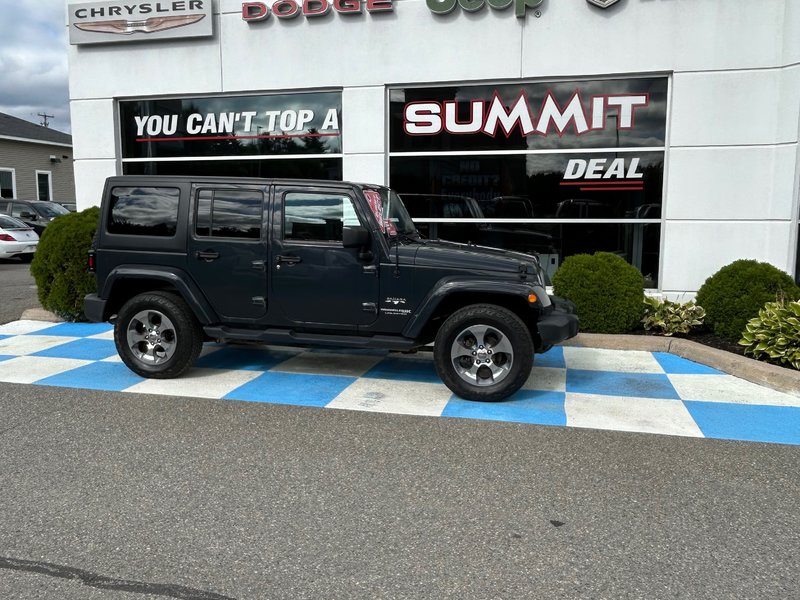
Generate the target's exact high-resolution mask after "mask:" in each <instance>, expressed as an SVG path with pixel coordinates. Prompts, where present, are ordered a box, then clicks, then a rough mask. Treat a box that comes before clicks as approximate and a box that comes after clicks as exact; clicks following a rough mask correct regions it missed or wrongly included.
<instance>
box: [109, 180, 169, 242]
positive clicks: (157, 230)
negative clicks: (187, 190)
mask: <svg viewBox="0 0 800 600" xmlns="http://www.w3.org/2000/svg"><path fill="white" fill-rule="evenodd" d="M179 200H180V190H179V189H178V188H166V187H115V188H113V189H112V190H111V206H110V209H109V211H108V225H107V231H108V232H109V233H117V234H123V235H149V236H158V237H173V236H174V235H175V232H176V231H177V228H178V202H179Z"/></svg>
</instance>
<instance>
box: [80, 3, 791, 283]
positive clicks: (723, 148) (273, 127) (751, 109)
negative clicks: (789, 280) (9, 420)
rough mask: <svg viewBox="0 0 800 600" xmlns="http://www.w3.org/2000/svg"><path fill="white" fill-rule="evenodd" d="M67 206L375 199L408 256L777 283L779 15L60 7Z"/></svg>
mask: <svg viewBox="0 0 800 600" xmlns="http://www.w3.org/2000/svg"><path fill="white" fill-rule="evenodd" d="M67 17H68V27H69V30H70V31H69V35H70V43H71V45H70V51H69V52H70V54H69V62H70V98H71V109H72V134H73V144H74V159H75V184H76V193H77V201H78V205H79V208H86V207H88V206H90V205H93V204H98V203H99V201H100V197H101V192H102V189H103V183H104V180H105V178H106V177H108V176H111V175H121V174H165V175H175V174H186V175H201V174H202V175H237V176H259V177H305V178H323V179H344V180H350V181H359V182H368V183H380V184H386V185H389V186H391V187H393V188H394V189H396V190H397V191H398V192H399V193H400V195H401V196H402V197H403V199H404V201H405V203H406V205H407V207H408V208H409V212H410V213H411V214H412V216H414V218H415V221H417V222H418V224H419V227H420V229H421V230H422V231H423V232H425V233H427V234H428V235H430V236H432V237H433V236H435V237H441V238H444V239H454V240H456V241H464V242H467V241H468V242H474V243H479V244H487V245H498V246H503V247H507V248H513V249H517V250H523V251H536V252H538V253H539V254H540V255H541V257H542V260H543V262H545V263H546V266H547V270H548V272H549V273H551V274H552V273H553V272H555V270H556V269H557V268H558V266H559V265H560V264H561V263H562V262H563V260H564V259H565V258H566V257H567V256H570V255H572V254H576V253H582V252H590V253H591V252H594V251H607V252H614V253H617V254H619V255H620V256H622V257H624V258H625V259H626V260H627V261H629V262H630V263H632V264H634V265H635V266H637V267H638V268H640V269H641V271H642V273H643V275H644V276H645V280H646V282H647V286H648V287H650V288H652V289H655V290H659V291H662V292H664V293H666V294H668V295H671V296H680V295H684V294H685V293H688V294H687V296H686V297H688V296H689V295H691V293H692V292H694V291H696V290H697V289H698V288H699V286H700V285H701V284H702V283H703V281H704V280H705V279H706V278H707V277H708V276H709V275H711V274H712V273H713V272H715V271H716V270H717V269H719V268H720V267H721V266H723V265H725V264H728V263H730V262H731V261H733V260H736V259H739V258H753V259H757V260H760V261H765V262H769V263H772V264H773V265H775V266H777V267H779V268H781V269H783V270H785V271H786V272H788V273H790V274H792V275H795V276H797V270H798V248H799V243H798V213H799V212H800V211H799V207H798V188H799V187H800V186H799V184H798V182H799V181H800V152H799V148H798V131H800V2H798V1H797V0H692V1H691V2H677V1H665V0H278V1H274V0H265V1H264V2H242V1H241V0H213V1H212V0H161V1H156V0H150V1H140V0H125V1H123V0H120V1H110V2H109V1H107V2H88V3H87V2H73V1H72V0H70V1H69V2H68V6H67Z"/></svg>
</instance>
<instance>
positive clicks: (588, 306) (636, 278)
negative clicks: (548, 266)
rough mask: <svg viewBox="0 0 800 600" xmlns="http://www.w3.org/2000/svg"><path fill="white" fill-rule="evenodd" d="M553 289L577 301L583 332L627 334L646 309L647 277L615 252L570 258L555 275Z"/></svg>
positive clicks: (558, 294) (560, 294) (577, 255)
mask: <svg viewBox="0 0 800 600" xmlns="http://www.w3.org/2000/svg"><path fill="white" fill-rule="evenodd" d="M553 291H554V292H555V294H556V295H557V296H563V297H564V298H568V299H569V300H572V301H573V302H574V303H575V306H576V307H577V309H578V310H577V312H578V317H579V318H580V320H581V322H580V328H581V331H586V332H594V333H625V332H626V331H631V330H632V329H634V328H635V327H636V326H637V325H638V324H639V321H640V320H641V318H642V313H643V311H644V278H643V277H642V274H641V273H640V272H639V270H638V269H637V268H636V267H634V266H632V265H630V264H628V263H627V262H625V260H623V259H622V258H620V257H619V256H617V255H616V254H611V253H609V252H597V253H596V254H593V255H591V256H590V255H589V254H576V255H575V256H570V257H567V259H566V260H565V261H564V263H563V264H562V265H561V267H560V268H559V269H558V271H556V274H555V275H554V276H553Z"/></svg>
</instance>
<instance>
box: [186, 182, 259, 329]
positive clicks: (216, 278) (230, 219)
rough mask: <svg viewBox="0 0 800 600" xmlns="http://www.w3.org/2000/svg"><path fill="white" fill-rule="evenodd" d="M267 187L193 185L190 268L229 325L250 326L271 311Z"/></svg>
mask: <svg viewBox="0 0 800 600" xmlns="http://www.w3.org/2000/svg"><path fill="white" fill-rule="evenodd" d="M267 189H268V188H266V187H263V186H247V185H225V186H222V185H205V184H197V185H193V186H192V232H191V235H190V236H189V253H188V264H189V267H188V268H189V272H190V274H191V275H192V277H193V278H194V280H195V281H196V282H197V284H198V286H199V288H200V289H201V290H203V293H204V294H205V296H206V298H207V299H208V301H209V303H210V304H211V306H212V307H213V308H214V310H215V311H216V313H217V314H218V315H219V316H220V318H221V319H222V320H223V321H226V322H230V323H237V322H239V323H249V322H252V321H253V320H258V319H260V318H262V317H264V315H265V314H266V312H267V252H268V247H267V243H266V240H267V237H268V236H267V231H268V230H267V221H266V219H265V215H266V214H267V211H266V210H265V207H266V199H267V198H268V191H267Z"/></svg>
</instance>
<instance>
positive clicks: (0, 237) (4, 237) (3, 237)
mask: <svg viewBox="0 0 800 600" xmlns="http://www.w3.org/2000/svg"><path fill="white" fill-rule="evenodd" d="M16 241H17V240H15V239H14V238H13V237H11V236H10V235H8V234H7V233H0V242H16Z"/></svg>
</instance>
